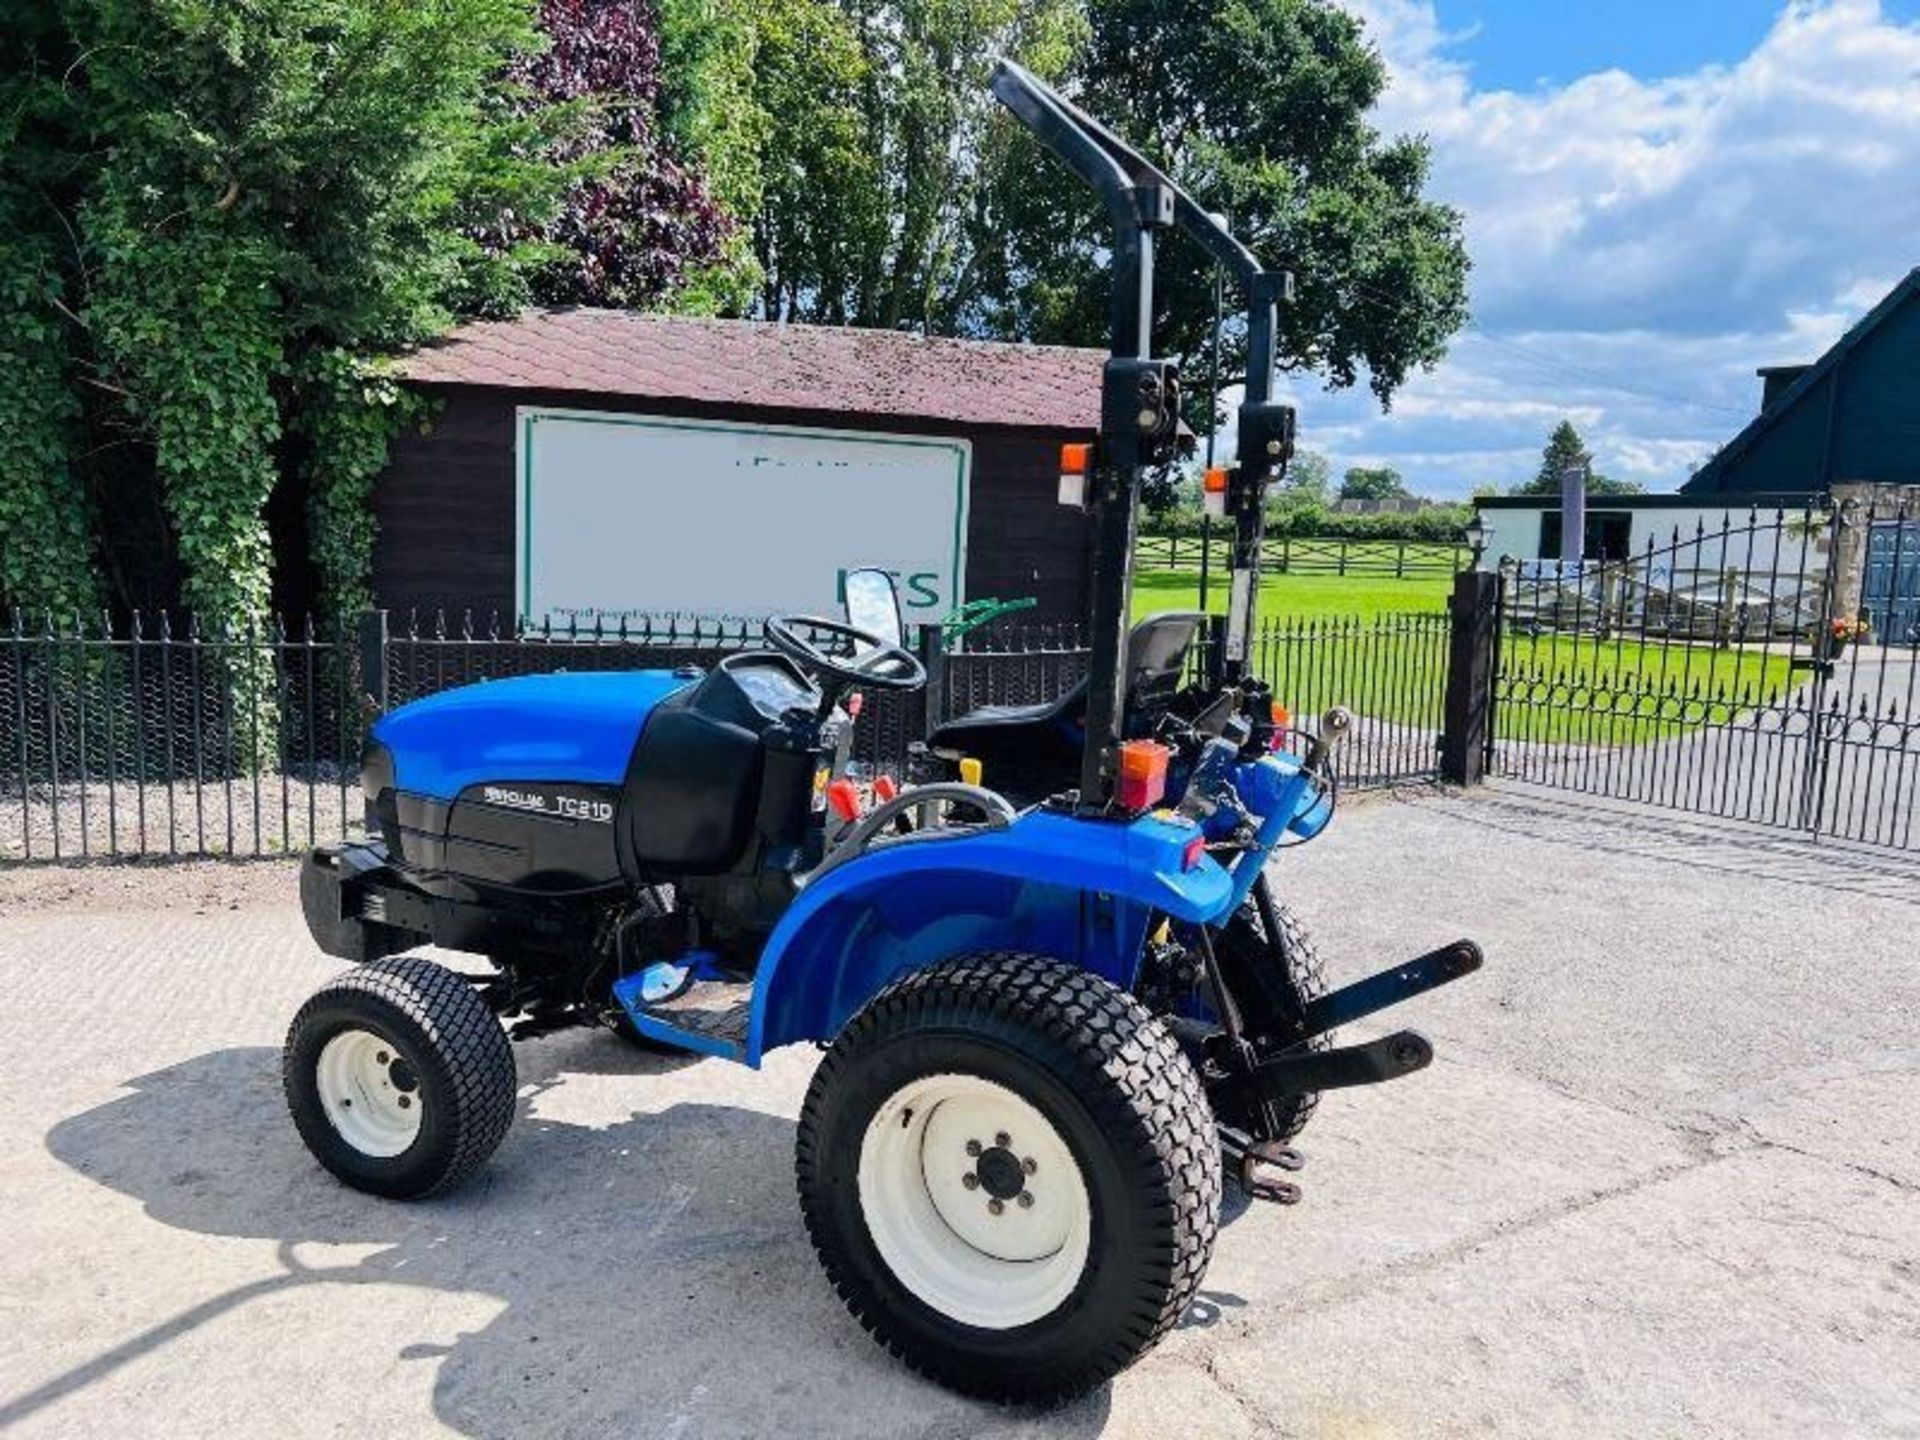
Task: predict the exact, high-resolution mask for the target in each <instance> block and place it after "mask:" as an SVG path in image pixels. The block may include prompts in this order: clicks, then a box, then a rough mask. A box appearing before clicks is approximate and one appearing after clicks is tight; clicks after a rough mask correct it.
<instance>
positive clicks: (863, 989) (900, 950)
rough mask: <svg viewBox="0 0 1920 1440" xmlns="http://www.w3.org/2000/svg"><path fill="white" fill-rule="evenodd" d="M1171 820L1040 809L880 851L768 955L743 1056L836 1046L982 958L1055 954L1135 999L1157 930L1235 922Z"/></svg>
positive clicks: (776, 939) (1226, 887)
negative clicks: (892, 994)
mask: <svg viewBox="0 0 1920 1440" xmlns="http://www.w3.org/2000/svg"><path fill="white" fill-rule="evenodd" d="M1199 834H1200V831H1199V830H1198V828H1197V827H1196V826H1194V825H1193V824H1192V823H1190V822H1188V821H1185V820H1180V819H1175V818H1172V817H1170V816H1159V817H1155V816H1149V817H1146V818H1143V819H1139V820H1133V821H1129V822H1121V821H1100V820H1076V819H1073V818H1072V817H1070V816H1066V815H1058V814H1053V813H1051V812H1048V811H1042V810H1034V811H1029V812H1028V813H1026V814H1025V815H1022V816H1021V817H1020V818H1018V819H1017V820H1015V821H1014V822H1013V823H1012V824H1011V825H1009V826H1008V827H1007V828H1005V829H1004V830H984V831H980V832H978V833H974V834H969V835H965V836H960V837H955V838H934V839H926V840H908V841H903V842H899V843H895V844H890V845H885V846H880V847H877V848H875V849H874V850H873V851H872V852H870V853H869V854H866V855H863V856H861V857H860V858H858V859H856V860H852V861H849V862H848V863H846V864H844V865H840V866H837V867H835V868H834V869H832V870H829V871H828V872H827V873H825V874H824V875H822V876H821V877H820V879H819V880H818V881H817V882H816V883H814V884H811V885H809V886H807V887H806V888H805V889H804V890H802V891H801V892H800V895H799V898H798V899H796V900H795V901H794V903H793V906H792V907H791V908H790V909H789V910H788V911H787V913H786V915H785V916H784V917H783V918H782V919H781V921H780V924H779V925H778V927H776V928H775V930H774V932H773V934H772V935H771V936H770V937H769V938H768V941H767V944H766V948H765V949H764V950H763V951H762V952H761V958H760V967H759V972H758V978H757V983H756V986H755V991H754V997H753V1013H752V1016H751V1021H750V1024H749V1028H748V1031H747V1048H746V1054H745V1056H744V1057H743V1058H744V1059H745V1060H746V1062H747V1063H748V1064H750V1065H758V1064H759V1063H760V1059H761V1057H762V1056H763V1055H765V1054H766V1052H768V1051H769V1050H774V1049H777V1048H778V1047H780V1046H782V1045H791V1044H793V1043H794V1042H796V1041H800V1040H830V1039H832V1038H833V1036H835V1035H837V1034H838V1033H839V1031H840V1028H841V1026H843V1025H844V1024H846V1022H847V1020H848V1019H850V1018H851V1017H852V1015H853V1013H854V1012H855V1011H856V1010H858V1009H859V1008H860V1007H861V1006H862V1005H864V1004H866V1002H867V1001H868V1000H870V999H872V998H873V996H874V994H875V993H876V992H878V991H879V990H880V988H881V987H882V986H884V985H885V984H886V983H887V982H888V981H889V980H891V979H893V978H894V977H895V976H896V975H899V974H902V973H904V972H905V971H908V970H913V969H918V968H920V967H922V966H926V965H931V964H935V963H937V962H939V961H941V960H947V959H951V958H953V957H954V956H957V955H964V954H968V953H970V952H978V951H982V950H1019V951H1026V952H1030V953H1033V954H1037V955H1049V956H1053V957H1055V958H1057V959H1061V960H1065V961H1068V962H1070V963H1072V964H1075V965H1079V966H1081V967H1082V968H1084V969H1087V970H1091V971H1093V972H1094V973H1096V974H1099V975H1103V976H1105V977H1106V978H1107V979H1109V980H1111V981H1112V982H1113V983H1114V984H1116V985H1118V986H1120V987H1122V988H1123V989H1132V988H1133V984H1134V981H1135V979H1136V977H1137V974H1138V970H1139V965H1140V953H1141V946H1142V944H1143V942H1144V941H1145V938H1146V930H1147V924H1148V920H1149V918H1150V917H1151V915H1152V914H1153V913H1154V912H1156V911H1159V912H1161V913H1164V914H1167V915H1171V916H1172V917H1174V918H1175V919H1177V920H1185V921H1191V922H1193V923H1196V924H1209V923H1213V922H1217V921H1218V920H1220V919H1222V918H1223V917H1224V916H1226V915H1228V914H1230V913H1232V909H1233V905H1234V903H1235V901H1234V884H1233V880H1232V878H1231V877H1230V876H1229V875H1228V874H1227V872H1226V870H1224V869H1223V868H1221V866H1220V865H1219V864H1217V863H1216V862H1215V861H1214V860H1212V859H1211V858H1210V857H1208V856H1206V855H1197V856H1194V857H1192V859H1191V863H1190V862H1189V857H1188V847H1189V843H1190V842H1191V841H1193V840H1194V839H1195V838H1197V837H1198V836H1199Z"/></svg>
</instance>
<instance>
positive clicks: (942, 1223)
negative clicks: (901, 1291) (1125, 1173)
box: [859, 1075, 1093, 1330]
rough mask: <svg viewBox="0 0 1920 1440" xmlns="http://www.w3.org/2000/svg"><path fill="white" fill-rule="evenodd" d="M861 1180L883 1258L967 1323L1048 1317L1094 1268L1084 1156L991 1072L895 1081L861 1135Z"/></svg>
mask: <svg viewBox="0 0 1920 1440" xmlns="http://www.w3.org/2000/svg"><path fill="white" fill-rule="evenodd" d="M1015 1185H1018V1186H1019V1190H1018V1191H1017V1192H1015V1191H1014V1190H1013V1187H1014V1186H1015ZM859 1186H860V1211H861V1214H862V1216H863V1217H864V1218H865V1220H866V1222H867V1233H868V1234H869V1235H871V1236H872V1237H873V1243H874V1248H875V1249H877V1250H878V1251H879V1252H880V1258H881V1259H882V1260H884V1261H885V1262H886V1264H887V1268H888V1269H889V1270H891V1271H892V1272H893V1274H894V1277H895V1278H896V1279H897V1280H899V1281H900V1283H901V1284H902V1285H904V1286H906V1287H907V1289H909V1290H911V1291H912V1292H913V1293H914V1294H915V1295H916V1296H918V1297H919V1298H920V1299H921V1300H922V1301H924V1302H925V1303H926V1304H928V1305H930V1306H932V1307H933V1308H934V1309H935V1310H938V1311H939V1312H940V1313H941V1314H943V1315H945V1316H947V1317H949V1318H950V1319H953V1320H957V1321H959V1322H960V1323H962V1324H964V1325H973V1326H977V1327H979V1328H981V1329H985V1330H1010V1329H1013V1328H1014V1327H1015V1326H1018V1325H1026V1324H1030V1323H1031V1322H1033V1321H1035V1320H1039V1319H1042V1318H1043V1317H1045V1316H1047V1315H1050V1314H1052V1313H1053V1312H1054V1311H1055V1310H1057V1309H1058V1308H1059V1307H1060V1305H1061V1304H1062V1303H1063V1302H1064V1301H1065V1300H1066V1299H1067V1297H1068V1296H1069V1295H1071V1294H1072V1293H1073V1291H1074V1287H1075V1286H1076V1285H1078V1284H1079V1283H1080V1276H1081V1275H1082V1273H1083V1272H1084V1271H1085V1270H1086V1268H1087V1255H1088V1252H1089V1250H1090V1249H1091V1245H1092V1215H1093V1206H1092V1203H1091V1201H1090V1200H1089V1199H1088V1196H1087V1186H1086V1181H1085V1179H1084V1178H1083V1177H1082V1175H1081V1173H1080V1166H1079V1163H1078V1162H1077V1161H1076V1160H1075V1159H1074V1158H1073V1152H1072V1151H1071V1150H1070V1149H1068V1148H1067V1143H1066V1141H1065V1140H1064V1139H1063V1138H1062V1137H1061V1135H1060V1132H1059V1131H1058V1130H1056V1129H1055V1128H1054V1126H1053V1123H1052V1122H1051V1121H1049V1120H1048V1119H1047V1118H1046V1117H1045V1116H1044V1115H1042V1114H1041V1113H1040V1111H1039V1110H1038V1109H1036V1108H1035V1107H1034V1106H1032V1105H1030V1104H1029V1103H1028V1102H1027V1101H1025V1100H1023V1099H1022V1098H1021V1097H1020V1096H1019V1095H1017V1094H1015V1093H1014V1092H1013V1091H1012V1090H1009V1089H1007V1088H1006V1086H1004V1085H996V1084H995V1083H993V1082H992V1081H991V1080H983V1079H981V1078H979V1077H978V1076H975V1075H928V1076H923V1077H921V1078H920V1079H918V1080H915V1081H913V1082H911V1083H910V1084H907V1085H904V1086H902V1087H901V1088H900V1089H899V1090H897V1091H895V1092H894V1094H893V1095H892V1096H890V1097H889V1098H888V1100H887V1102H886V1103H885V1104H884V1105H882V1106H881V1107H880V1108H879V1109H878V1110H877V1111H876V1112H875V1113H874V1116H873V1119H872V1121H871V1122H870V1123H869V1124H868V1125H867V1132H866V1134H865V1136H864V1137H862V1139H861V1142H860V1177H859ZM1022 1197H1025V1198H1024V1199H1023V1198H1022Z"/></svg>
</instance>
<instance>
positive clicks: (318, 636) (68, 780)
mask: <svg viewBox="0 0 1920 1440" xmlns="http://www.w3.org/2000/svg"><path fill="white" fill-rule="evenodd" d="M353 642H354V636H353V635H352V634H350V633H349V632H347V631H346V630H344V629H342V628H340V627H332V628H327V629H316V628H314V627H313V626H311V625H304V626H301V627H299V628H298V629H294V630H289V629H287V628H286V627H284V626H281V625H278V624H275V625H273V626H271V627H266V628H255V629H249V630H228V629H203V628H202V627H200V626H198V625H196V624H194V623H191V622H188V623H185V624H181V625H175V624H173V623H172V622H171V620H170V619H169V618H168V617H166V616H161V617H159V618H158V619H156V620H153V621H144V620H143V619H142V618H140V617H135V618H134V620H133V622H132V624H131V625H129V626H127V627H125V628H124V629H116V628H115V627H113V626H112V625H110V624H107V623H105V622H102V623H100V624H98V625H93V626H88V625H83V624H80V623H78V622H72V623H69V624H67V625H56V624H55V623H53V622H52V621H51V620H43V621H42V623H41V624H40V625H39V626H38V627H36V628H30V627H28V626H27V625H26V623H25V622H24V621H23V620H22V619H21V618H20V617H19V616H18V615H16V616H15V617H14V618H13V622H12V625H11V627H10V628H9V629H8V630H7V631H5V632H0V858H22V859H53V860H59V859H67V858H78V857H84V856H90V855H142V854H168V855H181V854H196V855H221V854H228V855H233V854H254V855H264V854H274V853H280V852H284V851H287V850H290V849H295V848H298V847H299V846H302V845H305V844H308V843H311V842H312V841H313V839H314V838H315V837H316V836H320V837H325V836H327V835H334V834H338V833H339V832H340V828H341V825H342V823H343V820H344V819H345V818H346V817H347V816H349V814H350V813H353V812H354V811H356V809H357V801H356V800H354V799H352V798H351V797H350V796H349V790H350V789H351V788H352V787H353V785H354V784H355V783H356V782H357V780H358V776H359V769H360V762H359V756H360V748H361V740H362V736H363V734H364V727H365V724H366V720H367V718H368V711H367V709H366V704H365V698H364V697H365V690H364V687H363V685H362V682H361V676H360V674H359V671H358V651H357V647H356V646H355V644H354V643H353Z"/></svg>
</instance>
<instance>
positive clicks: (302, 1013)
mask: <svg viewBox="0 0 1920 1440" xmlns="http://www.w3.org/2000/svg"><path fill="white" fill-rule="evenodd" d="M354 1023H358V1024H360V1025H362V1026H363V1027H364V1028H369V1029H373V1030H375V1031H377V1032H378V1033H380V1034H383V1035H385V1036H387V1037H388V1038H391V1039H392V1040H394V1042H395V1043H396V1044H397V1045H398V1046H399V1047H400V1048H401V1050H402V1051H404V1052H405V1053H406V1054H407V1056H408V1058H409V1059H410V1060H411V1061H412V1062H413V1064H414V1068H415V1069H416V1071H417V1072H418V1073H419V1075H420V1083H421V1090H422V1095H423V1104H425V1105H427V1106H428V1107H429V1108H428V1109H427V1110H426V1111H425V1112H424V1115H423V1120H422V1127H421V1133H420V1135H419V1137H418V1139H417V1140H416V1141H415V1143H414V1144H413V1145H412V1146H411V1147H410V1148H409V1149H408V1150H407V1151H406V1152H405V1153H404V1154H402V1155H399V1156H397V1157H394V1158H393V1159H392V1160H390V1161H382V1160H375V1159H373V1158H372V1157H368V1156H364V1155H361V1154H360V1153H359V1152H358V1151H356V1150H354V1149H353V1148H352V1147H351V1146H350V1145H348V1144H347V1142H346V1141H345V1140H343V1139H342V1138H341V1136H340V1134H339V1132H338V1131H337V1130H335V1129H334V1127H333V1124H332V1122H331V1121H329V1120H328V1119H327V1116H326V1112H325V1110H324V1108H323V1107H322V1106H321V1104H320V1101H319V1095H318V1088H317V1082H316V1081H315V1078H314V1069H315V1062H316V1060H317V1057H318V1054H319V1051H320V1048H321V1047H322V1046H323V1045H324V1044H325V1043H326V1041H327V1039H328V1038H330V1036H332V1035H333V1034H337V1033H339V1031H340V1030H342V1029H344V1028H348V1027H349V1026H350V1025H351V1024H354ZM281 1080H282V1083H283V1085H284V1087H285V1090H286V1095H287V1107H288V1109H289V1110H290V1111H291V1112H292V1114H293V1122H294V1125H295V1127H296V1128H297V1129H298V1130H299V1131H300V1136H301V1138H302V1139H303V1140H305V1141H306V1143H307V1148H308V1149H309V1150H311V1151H312V1152H313V1154H314V1157H315V1158H316V1159H318V1160H319V1161H320V1163H321V1164H322V1165H324V1166H325V1167H326V1168H327V1169H328V1170H330V1171H331V1172H332V1173H333V1174H334V1175H335V1176H337V1177H338V1178H339V1179H341V1180H342V1181H344V1182H345V1183H347V1184H348V1185H351V1186H353V1187H354V1188H356V1189H360V1190H367V1191H369V1192H371V1193H373V1194H376V1195H384V1196H386V1197H388V1198H390V1199H403V1200H417V1199H423V1198H425V1197H427V1196H429V1195H436V1194H439V1193H441V1192H442V1191H446V1190H450V1189H452V1188H453V1187H455V1186H456V1185H458V1184H460V1183H461V1182H462V1181H463V1180H465V1179H466V1178H467V1177H468V1176H469V1175H471V1174H472V1173H473V1172H474V1171H475V1170H476V1169H478V1168H479V1167H480V1166H481V1165H482V1164H483V1163H485V1161H486V1160H487V1157H488V1156H490V1155H492V1154H493V1152H494V1151H495V1150H496V1149H497V1148H499V1145H500V1142H501V1140H503V1139H504V1138H505V1137H506V1133H507V1130H508V1128H509V1127H510V1126H511V1125H512V1123H513V1113H514V1107H515V1104H516V1097H517V1095H518V1092H519V1081H518V1074H517V1071H516V1068H515V1066H514V1060H513V1046H512V1044H511V1043H510V1042H509V1041H508V1039H507V1035H506V1031H504V1030H503V1029H502V1028H501V1026H500V1022H499V1020H498V1019H497V1018H496V1017H495V1015H494V1013H493V1011H492V1010H491V1009H489V1008H488V1006H487V1004H486V1002H485V1001H484V1000H482V999H481V998H480V996H479V995H478V994H477V993H476V992H475V990H474V988H473V985H472V984H471V983H470V982H469V981H468V980H467V979H466V978H465V977H463V976H461V975H458V974H455V973H454V972H453V971H451V970H449V969H447V968H446V967H445V966H444V965H437V964H435V963H434V962H433V961H431V960H426V959H423V958H421V957H420V956H417V955H397V956H391V957H388V958H386V959H382V960H375V961H371V962H369V963H367V964H365V965H359V966H355V967H354V968H353V969H351V970H349V971H347V972H346V974H344V975H342V976H340V977H338V978H337V979H335V980H332V981H329V982H328V983H327V984H326V985H324V986H322V987H321V988H320V989H319V990H317V991H315V992H314V993H313V995H312V996H310V997H309V998H308V1000H307V1002H306V1004H304V1005H302V1006H301V1007H300V1010H299V1012H298V1013H297V1014H296V1015H295V1016H294V1019H293V1023H292V1025H291V1026H290V1027H289V1028H288V1031H287V1042H286V1046H285V1048H284V1049H283V1050H282V1052H281Z"/></svg>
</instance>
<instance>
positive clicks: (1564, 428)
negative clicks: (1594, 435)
mask: <svg viewBox="0 0 1920 1440" xmlns="http://www.w3.org/2000/svg"><path fill="white" fill-rule="evenodd" d="M1570 469H1572V470H1583V471H1585V472H1586V476H1587V484H1586V490H1587V493H1588V494H1589V495H1638V494H1640V493H1641V487H1640V486H1639V485H1637V484H1635V483H1634V482H1633V481H1631V480H1615V479H1612V478H1611V477H1609V476H1606V475H1602V474H1600V473H1598V472H1597V471H1595V470H1594V469H1593V453H1592V452H1591V451H1590V450H1588V449H1587V444H1586V441H1584V440H1582V439H1581V438H1580V432H1579V431H1578V430H1576V429H1574V428H1573V422H1572V421H1571V420H1562V421H1561V422H1560V423H1559V424H1558V425H1556V426H1554V427H1553V433H1552V434H1551V435H1549V436H1548V437H1547V444H1546V448H1545V449H1543V450H1542V451H1541V452H1540V468H1539V470H1538V471H1536V472H1535V473H1534V477H1533V479H1531V480H1529V481H1527V482H1526V483H1525V484H1524V485H1516V486H1514V487H1513V491H1512V493H1513V494H1515V495H1555V496H1557V495H1558V494H1559V493H1560V485H1561V477H1562V476H1564V475H1565V474H1566V472H1567V471H1568V470H1570Z"/></svg>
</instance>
